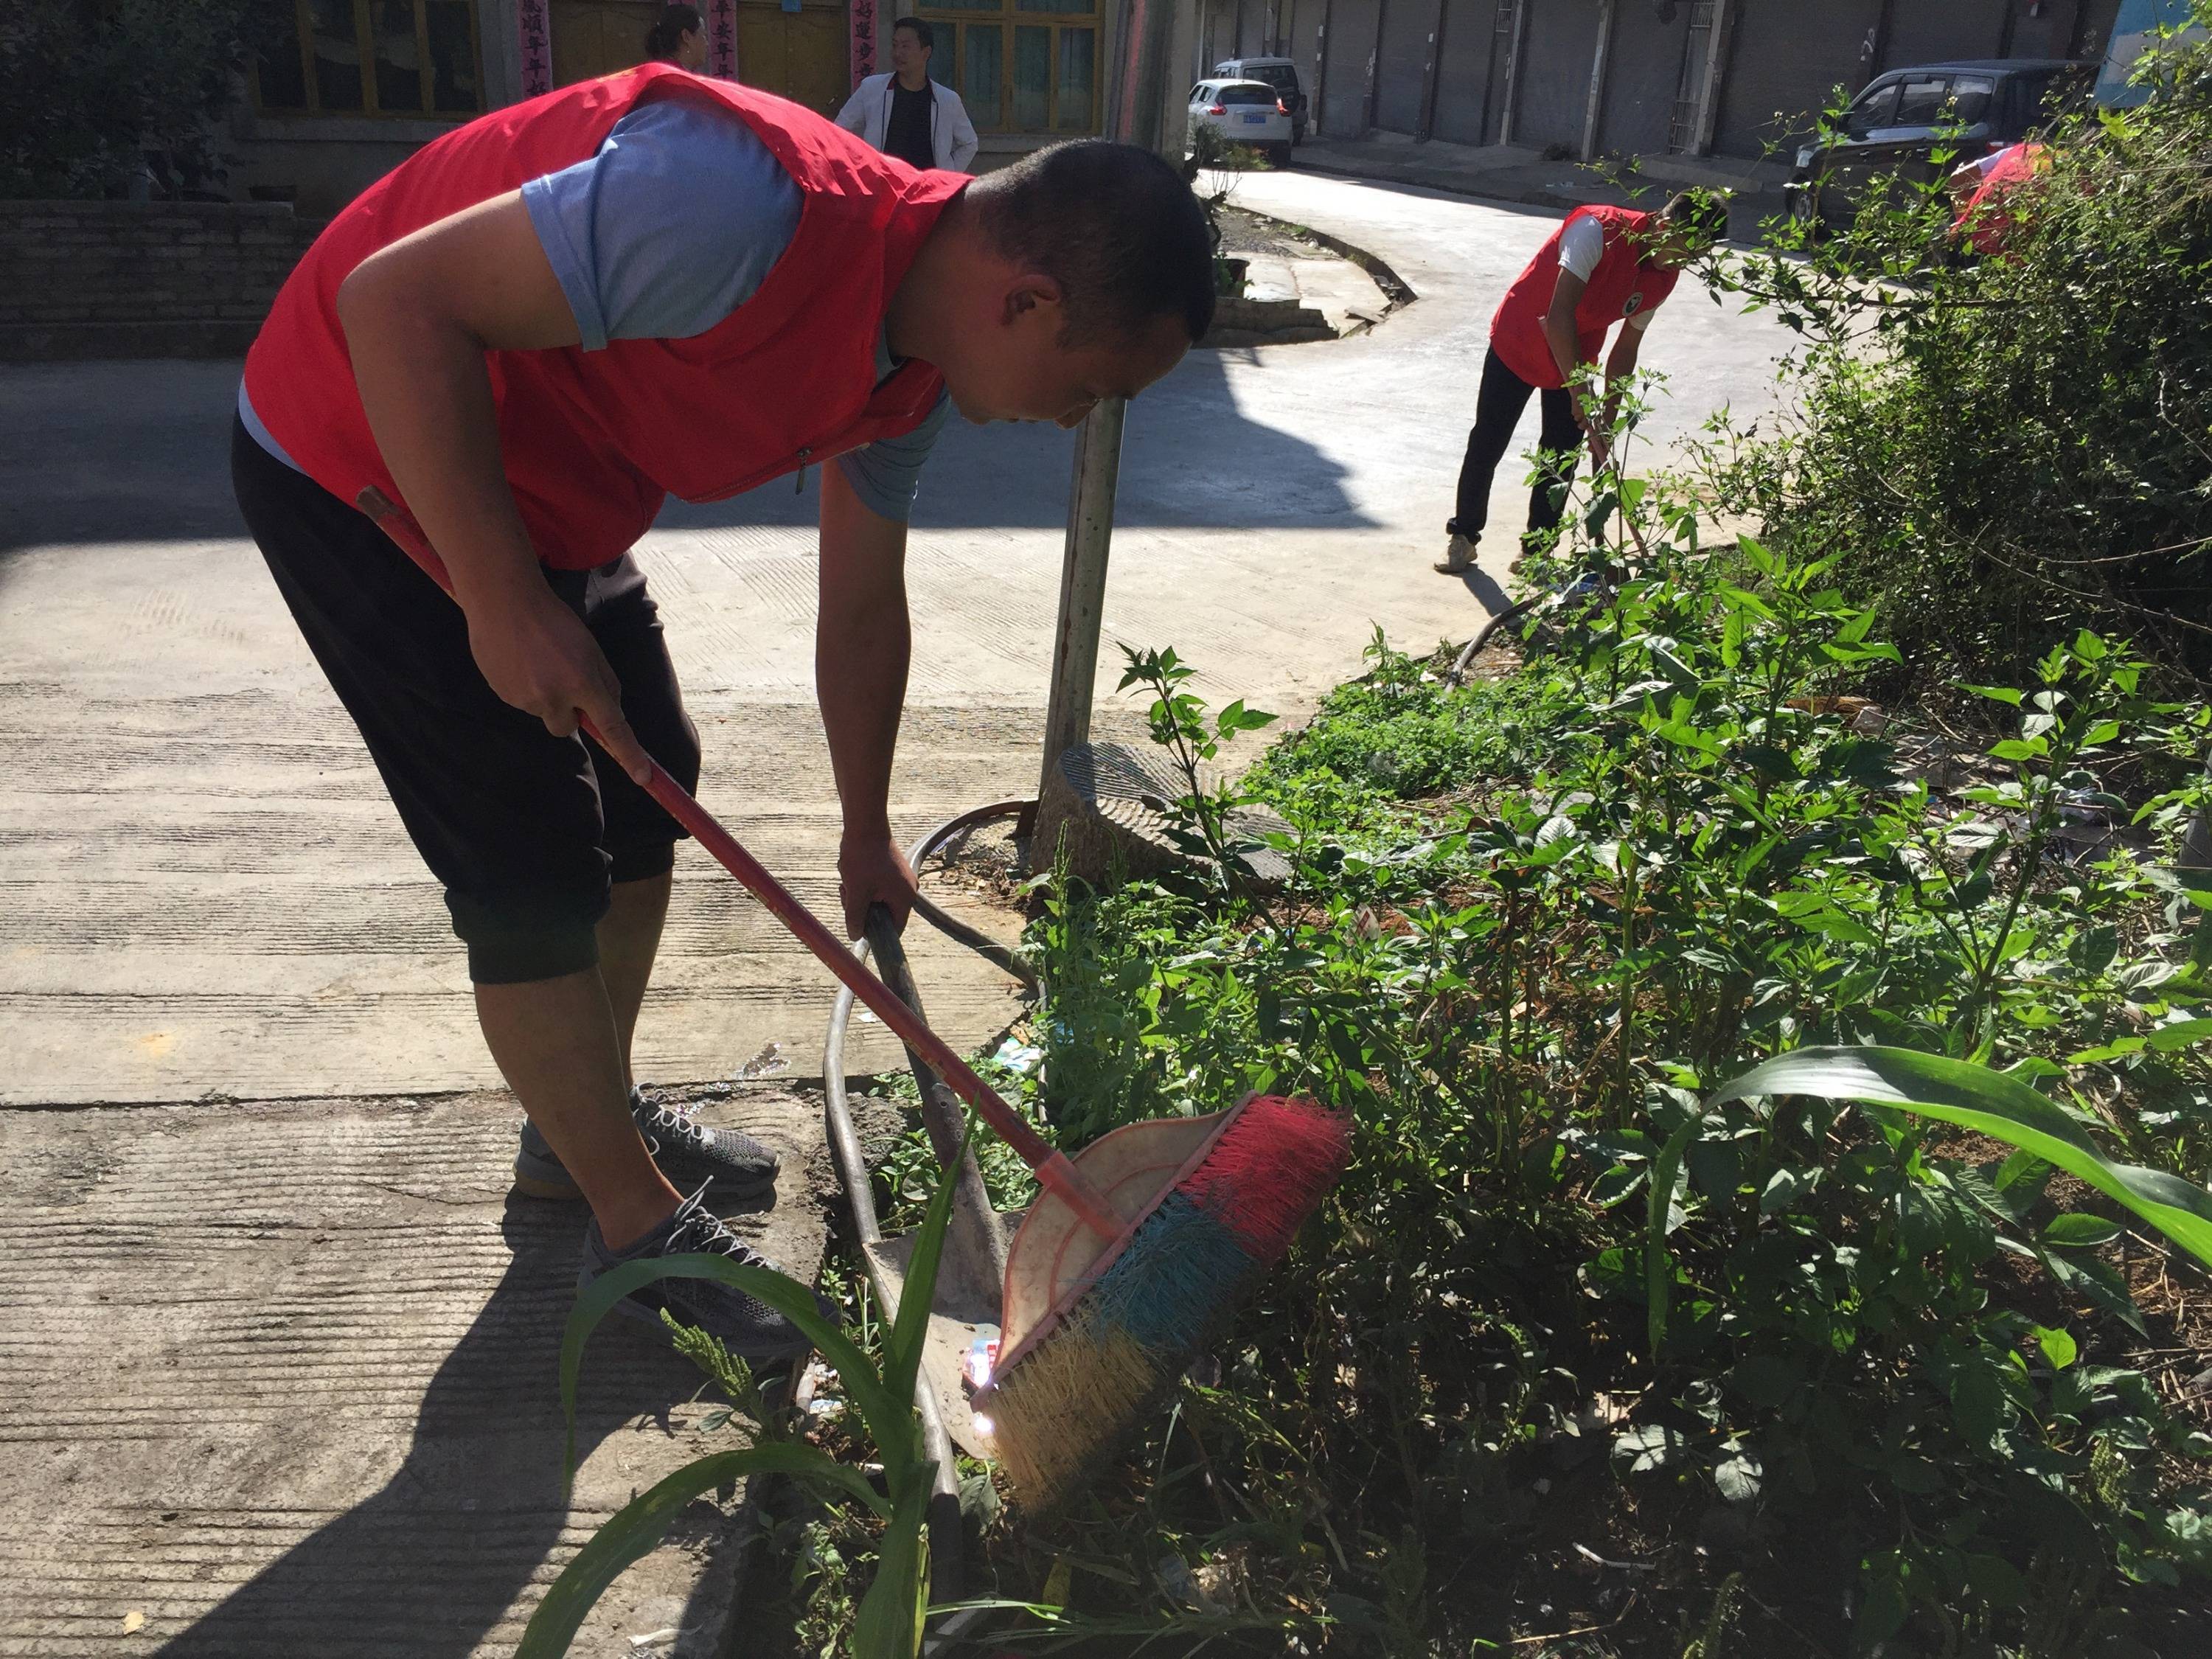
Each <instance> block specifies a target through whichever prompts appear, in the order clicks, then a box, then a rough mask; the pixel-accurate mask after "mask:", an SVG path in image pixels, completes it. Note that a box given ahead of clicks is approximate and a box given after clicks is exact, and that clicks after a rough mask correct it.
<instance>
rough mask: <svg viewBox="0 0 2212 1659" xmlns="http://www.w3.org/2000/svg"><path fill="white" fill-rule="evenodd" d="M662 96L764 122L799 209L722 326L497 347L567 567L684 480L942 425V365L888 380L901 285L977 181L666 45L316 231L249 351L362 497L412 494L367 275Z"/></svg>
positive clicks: (537, 516) (424, 158)
mask: <svg viewBox="0 0 2212 1659" xmlns="http://www.w3.org/2000/svg"><path fill="white" fill-rule="evenodd" d="M656 98H683V99H690V100H696V101H700V102H705V103H709V104H720V105H721V106H724V107H726V108H727V109H729V110H731V111H732V112H735V113H736V114H737V116H738V118H740V119H742V120H743V121H744V123H745V124H746V125H748V126H750V128H751V129H752V130H753V131H755V132H756V133H757V134H759V136H760V137H761V140H762V142H763V143H766V144H767V146H768V147H769V150H770V151H771V152H772V153H773V154H774V155H775V158H776V160H777V161H781V163H782V164H783V166H784V167H785V168H786V170H787V171H788V172H789V173H790V174H791V176H792V177H793V179H795V180H797V182H798V184H799V189H800V191H801V192H802V200H803V205H802V207H801V209H800V211H799V228H798V230H797V232H796V233H795V234H793V238H792V241H791V246H790V247H789V248H788V249H787V251H786V252H785V253H784V255H783V257H782V258H781V259H780V260H779V261H777V263H776V264H775V268H774V269H773V270H770V271H769V274H768V276H767V279H766V280H765V281H763V283H761V285H760V287H759V289H757V290H756V291H755V293H754V294H753V295H752V297H751V298H750V299H749V300H747V301H745V302H744V304H743V305H741V306H739V307H738V308H737V310H736V311H734V312H732V313H731V314H730V315H729V316H728V317H727V318H726V319H724V320H723V321H722V322H720V324H718V325H716V326H714V328H712V329H709V330H708V331H707V332H706V333H704V334H701V335H696V336H695V337H692V338H690V339H685V340H617V341H615V342H613V343H611V344H610V345H609V346H607V348H606V349H604V350H601V351H588V352H587V351H585V350H583V349H580V348H578V347H574V346H570V347H565V348H562V349H555V350H550V351H494V352H489V353H487V354H486V356H485V362H486V366H487V367H488V368H489V370H490V373H491V385H492V394H493V397H494V398H495V400H496V402H497V404H498V407H499V435H500V446H501V453H502V455H503V457H504V459H505V463H506V470H507V482H508V483H510V484H511V485H512V486H513V490H514V496H515V501H516V502H517V504H518V505H519V506H520V507H521V509H522V519H523V522H524V524H525V525H526V526H528V528H529V531H530V536H531V539H532V543H533V544H535V545H536V547H537V549H538V556H539V557H540V558H542V559H543V560H544V562H546V563H547V564H549V565H552V566H554V567H556V568H560V569H565V570H580V569H587V568H591V567H592V566H593V565H599V564H604V563H605V562H607V561H608V560H610V559H612V558H616V557H618V556H621V555H622V554H623V552H625V551H627V550H629V547H630V545H631V544H633V543H634V542H635V541H636V540H637V538H639V537H640V536H641V535H642V534H643V533H644V532H645V530H646V528H647V526H649V525H651V524H652V522H653V517H654V515H655V514H657V513H659V511H660V504H661V501H663V499H664V498H665V496H666V495H671V494H672V495H680V496H682V497H683V498H684V500H686V501H716V500H719V499H720V498H721V497H723V496H726V495H736V494H738V492H739V491H740V490H744V489H751V488H752V487H753V486H754V485H756V484H759V483H765V482H767V481H768V480H769V479H770V478H773V477H777V476H778V475H780V474H782V473H786V472H791V471H796V470H797V469H799V467H802V466H806V465H818V464H819V463H821V462H823V461H824V460H827V459H829V458H830V457H831V456H833V455H838V454H842V453H844V452H845V451H847V450H849V449H856V448H858V447H860V446H861V445H862V444H865V443H868V442H870V441H872V440H874V439H877V438H883V437H889V436H892V435H896V434H899V433H902V432H910V431H912V430H913V429H914V428H915V427H916V426H918V425H920V424H921V421H922V419H923V418H924V417H925V416H927V414H928V413H929V410H930V409H931V408H932V406H933V405H934V404H935V403H936V401H937V398H938V394H939V391H940V390H941V389H942V386H943V381H942V380H941V379H940V377H939V374H938V373H937V371H936V370H935V369H933V368H931V367H929V366H928V365H927V364H926V363H921V362H909V363H907V364H905V365H903V366H902V368H900V369H899V370H898V372H897V373H896V374H894V375H892V376H891V378H890V380H886V381H885V382H884V385H883V386H882V387H881V388H880V389H878V387H877V386H876V383H875V381H876V342H877V339H878V336H879V334H880V332H881V330H882V326H883V318H884V311H885V309H886V308H887V307H889V305H890V296H891V292H892V290H893V289H896V287H897V285H898V283H899V279H900V278H901V277H902V276H904V275H905V273H906V270H907V267H908V265H910V264H912V263H913V262H914V258H915V253H916V252H917V251H918V250H919V249H920V248H921V243H922V240H923V239H924V238H925V237H926V236H927V234H929V229H930V227H931V226H932V225H933V224H934V223H935V222H936V221H937V216H938V215H939V214H940V213H942V212H943V211H944V210H945V204H947V203H948V202H950V201H951V199H952V197H955V196H956V195H957V194H958V193H959V191H960V190H961V189H962V188H963V186H964V185H966V184H967V182H968V181H967V179H965V178H964V177H962V176H960V175H957V174H953V173H917V172H916V171H915V169H913V168H912V167H908V166H907V165H906V164H905V163H904V162H902V161H895V160H893V159H891V158H890V157H889V156H885V155H879V154H878V153H877V152H876V151H875V150H872V149H869V148H868V146H867V145H866V144H865V143H862V142H861V141H860V139H859V138H858V137H854V135H853V134H851V133H849V132H847V131H844V130H843V129H842V128H841V127H838V126H836V125H832V124H831V123H829V122H828V121H825V120H823V118H821V117H819V116H817V115H815V114H813V113H811V112H809V111H807V110H805V109H802V108H800V107H799V106H798V105H796V104H791V103H787V102H785V101H784V100H782V99H780V98H775V97H771V96H769V94H765V93H761V92H756V91H754V90H752V89H751V88H747V87H741V86H737V85H733V84H732V83H730V82H724V81H714V80H706V79H702V78H700V77H698V76H690V75H687V74H685V73H684V72H683V71H682V70H678V69H675V68H673V67H671V66H670V65H668V64H647V65H646V66H645V67H643V68H642V69H638V70H631V71H629V73H627V74H623V75H616V76H608V77H607V78H606V79H605V80H600V81H588V82H582V83H581V84H580V85H577V86H573V87H568V88H563V89H562V90H561V91H558V92H554V93H549V94H546V95H545V96H544V97H542V98H535V99H532V100H529V101H528V102H526V103H522V104H517V105H514V106H511V107H509V108H507V109H502V110H498V111H495V112H493V113H492V114H489V115H487V116H484V117H483V118H480V119H478V120H475V121H471V122H470V123H469V124H468V125H466V126H465V127H461V128H459V129H458V130H457V131H453V132H450V133H448V134H447V135H446V136H445V137H442V138H440V139H438V140H437V141H436V142H435V143H431V144H429V145H428V146H426V147H425V148H424V149H421V150H418V151H417V152H416V154H415V155H412V156H410V158H409V159H408V160H407V161H404V162H403V163H401V164H400V166H399V167H398V168H397V169H395V170H394V171H393V172H392V173H390V174H388V175H387V176H386V178H385V179H382V180H381V181H380V182H379V183H378V184H376V185H373V186H372V187H371V188H370V189H369V190H368V191H366V192H364V193H363V194H362V196H361V197H359V198H357V199H356V201H355V202H354V203H353V204H352V205H350V206H349V207H348V208H347V209H346V210H344V211H343V212H342V213H341V214H339V215H338V216H337V218H336V219H334V220H332V221H331V224H330V226H329V228H327V229H325V231H324V232H323V234H321V235H320V236H319V237H318V238H316V240H315V244H314V246H313V247H311V248H310V249H308V250H307V257H306V258H303V259H301V262H300V264H299V268H298V269H297V270H295V271H293V273H292V275H291V276H290V278H289V280H288V281H287V282H286V283H285V284H284V287H283V292H281V293H280V294H278V295H277V296H276V306H275V307H274V308H273V309H272V310H271V311H270V313H269V320H268V321H267V322H266V323H264V324H263V325H262V328H261V333H260V336H259V337H258V338H257V339H256V340H255V341H254V343H253V349H252V351H251V352H249V353H248V354H247V356H246V395H247V397H248V398H249V399H250V400H251V401H252V404H253V412H254V413H255V414H256V415H258V416H259V417H260V419H261V422H262V424H263V425H264V427H266V428H268V431H269V435H270V436H271V437H272V438H274V439H275V440H276V442H277V443H278V444H279V445H280V446H282V447H283V450H284V452H285V453H287V454H289V456H291V458H292V459H294V460H295V461H296V462H298V463H299V465H300V466H301V469H302V470H303V471H306V472H307V475H308V476H309V477H312V478H313V479H314V480H315V482H316V483H319V484H321V485H322V486H323V488H324V489H327V490H329V491H330V492H331V494H332V495H336V496H337V498H338V499H339V500H340V501H345V502H347V503H349V504H350V503H351V502H352V501H354V500H355V499H356V496H357V495H359V494H360V492H361V490H362V487H363V486H364V485H367V484H374V485H375V486H376V487H377V488H378V489H381V490H383V491H384V493H385V494H386V495H389V496H391V497H392V499H393V500H394V501H398V499H399V490H398V486H397V485H396V484H394V483H393V482H392V475H391V474H390V472H389V471H386V468H385V465H384V460H383V458H382V456H381V455H380V454H379V453H378V452H377V447H376V441H375V440H374V437H373V436H372V435H370V432H369V428H368V417H367V416H365V415H363V413H362V406H361V396H360V393H359V392H357V391H356V388H355V386H354V380H353V370H352V364H351V361H350V359H349V357H348V356H347V352H346V343H345V336H344V332H343V330H341V329H340V327H339V326H338V319H337V291H338V284H339V283H342V282H343V281H344V279H345V277H346V276H347V274H348V273H349V272H350V271H351V270H353V268H354V267H355V266H356V265H357V264H360V263H361V262H362V260H363V259H365V258H368V256H369V255H370V254H371V253H374V252H376V250H377V249H379V248H380V247H383V246H386V244H388V243H391V242H394V241H397V240H398V239H399V238H401V237H403V236H404V235H406V234H409V233H410V232H411V231H414V230H416V229H418V228H421V227H422V226H424V225H427V224H430V223H432V222H435V221H437V220H439V219H442V218H444V217H446V216H447V215H448V214H452V213H456V212H459V210H461V209H463V208H465V207H470V206H473V205H474V204H477V203H478V202H482V201H486V200H489V198H491V197H495V196H499V195H503V194H504V193H506V192H507V191H511V190H514V189H517V188H519V187H520V185H522V184H523V183H524V182H525V181H526V180H528V179H535V178H537V177H538V176H539V175H540V174H542V173H553V172H557V171H558V170H559V169H561V168H562V167H568V166H570V165H571V164H573V163H574V162H576V161H582V160H584V159H585V158H586V157H587V156H590V155H595V154H597V153H598V151H599V146H600V144H601V143H602V142H603V141H604V140H605V137H606V136H607V133H608V131H610V130H611V128H612V127H613V126H614V124H615V123H616V122H617V121H618V120H620V119H621V118H622V117H623V115H625V114H626V113H628V112H629V111H630V110H631V109H633V108H635V106H638V105H639V104H641V103H644V102H647V100H652V99H656Z"/></svg>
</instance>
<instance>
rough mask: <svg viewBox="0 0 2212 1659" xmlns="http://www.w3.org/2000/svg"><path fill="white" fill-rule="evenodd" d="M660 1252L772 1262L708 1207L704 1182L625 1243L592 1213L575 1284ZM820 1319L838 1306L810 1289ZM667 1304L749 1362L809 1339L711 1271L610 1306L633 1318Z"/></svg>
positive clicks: (767, 1359)
mask: <svg viewBox="0 0 2212 1659" xmlns="http://www.w3.org/2000/svg"><path fill="white" fill-rule="evenodd" d="M664 1255H720V1256H727V1257H728V1258H729V1259H730V1260H731V1261H738V1262H742V1263H744V1265H745V1266H746V1267H767V1268H769V1269H771V1270H775V1262H773V1261H769V1259H768V1258H767V1257H766V1256H764V1255H762V1254H761V1253H760V1252H759V1251H758V1250H756V1249H753V1247H752V1246H751V1245H750V1244H748V1243H745V1242H744V1240H743V1239H742V1238H739V1237H738V1236H737V1235H736V1234H735V1233H733V1232H732V1231H730V1229H729V1228H728V1226H727V1225H725V1224H724V1222H723V1221H722V1219H721V1218H720V1217H719V1216H717V1215H716V1214H715V1213H714V1212H713V1211H712V1210H710V1209H708V1207H707V1189H706V1188H703V1187H702V1188H700V1189H699V1190H698V1191H697V1192H696V1193H694V1194H691V1196H690V1197H689V1198H687V1199H685V1200H684V1202H683V1203H682V1204H680V1205H678V1206H677V1210H676V1213H675V1214H674V1215H671V1216H670V1217H669V1218H668V1219H667V1220H665V1221H664V1222H662V1223H661V1224H660V1225H659V1226H658V1227H655V1228H654V1229H653V1231H651V1232H649V1233H647V1235H646V1236H645V1237H643V1238H641V1239H639V1240H638V1241H637V1243H635V1244H633V1245H631V1246H630V1247H629V1249H625V1250H620V1251H616V1250H610V1249H607V1245H606V1241H605V1239H604V1238H602V1237H600V1236H599V1222H598V1220H597V1219H596V1218H594V1219H593V1220H592V1223H591V1224H590V1225H588V1226H586V1228H585V1229H584V1261H583V1265H582V1266H581V1267H579V1268H578V1269H577V1271H576V1288H577V1290H578V1291H581V1290H583V1289H584V1287H585V1286H586V1285H589V1284H591V1282H592V1280H593V1279H597V1278H599V1275H600V1274H601V1273H606V1272H607V1271H609V1270H610V1269H611V1268H614V1267H620V1266H621V1265H622V1264H623V1262H625V1261H645V1260H647V1259H648V1258H650V1257H654V1256H664ZM814 1304H815V1306H817V1308H819V1309H820V1310H822V1316H823V1318H825V1319H835V1318H836V1310H835V1309H834V1308H832V1307H831V1306H830V1304H829V1303H827V1302H825V1301H823V1298H822V1297H820V1296H819V1295H816V1296H815V1297H814ZM663 1309H665V1310H667V1311H668V1312H669V1313H671V1314H672V1315H673V1316H675V1317H676V1318H677V1319H678V1320H680V1321H682V1322H684V1324H686V1325H696V1326H697V1327H698V1328H700V1329H701V1330H703V1331H705V1332H706V1333H707V1334H708V1335H710V1336H715V1337H719V1338H720V1339H721V1340H722V1342H723V1343H724V1345H725V1346H727V1347H728V1349H729V1350H730V1352H732V1353H733V1354H736V1355H737V1356H738V1358H740V1359H743V1360H744V1361H745V1363H746V1364H752V1365H773V1364H781V1363H784V1362H787V1361H789V1360H793V1359H796V1358H799V1355H801V1354H803V1353H805V1352H806V1351H807V1350H808V1349H809V1348H811V1347H812V1346H814V1342H813V1339H812V1338H811V1337H809V1336H808V1335H806V1334H805V1332H803V1331H801V1330H800V1329H799V1327H798V1326H796V1325H794V1324H793V1323H792V1322H791V1321H790V1320H788V1319H787V1318H786V1317H785V1316H783V1315H781V1314H780V1313H778V1312H777V1311H776V1310H775V1309H774V1308H771V1307H769V1305H768V1304H767V1303H765V1302H762V1301H760V1300H758V1299H757V1298H756V1297H750V1296H747V1295H745V1294H744V1292H743V1291H737V1290H733V1289H732V1288H731V1287H730V1286H729V1285H724V1284H722V1283H720V1282H719V1281H718V1280H715V1279H655V1280H654V1281H653V1283H652V1284H650V1285H641V1286H640V1287H639V1288H638V1289H636V1290H635V1291H631V1292H630V1293H629V1295H628V1296H626V1297H623V1299H622V1300H621V1301H619V1302H617V1303H616V1304H615V1311H616V1312H617V1313H621V1314H627V1315H629V1316H630V1317H631V1318H633V1319H642V1320H647V1321H650V1322H653V1324H656V1325H657V1324H659V1323H660V1315H661V1310H663Z"/></svg>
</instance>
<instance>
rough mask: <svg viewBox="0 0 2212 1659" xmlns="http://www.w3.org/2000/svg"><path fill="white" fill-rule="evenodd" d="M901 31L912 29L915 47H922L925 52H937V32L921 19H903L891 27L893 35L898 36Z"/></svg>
mask: <svg viewBox="0 0 2212 1659" xmlns="http://www.w3.org/2000/svg"><path fill="white" fill-rule="evenodd" d="M901 29H912V30H913V31H914V43H915V45H916V46H920V47H921V49H922V50H923V51H924V52H934V51H936V50H937V31H936V30H935V29H933V28H932V27H929V25H928V24H927V23H925V22H923V21H921V19H920V18H919V17H902V18H900V19H899V20H898V21H897V22H896V23H894V24H892V25H891V33H893V34H896V33H898V32H899V31H900V30H901Z"/></svg>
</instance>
